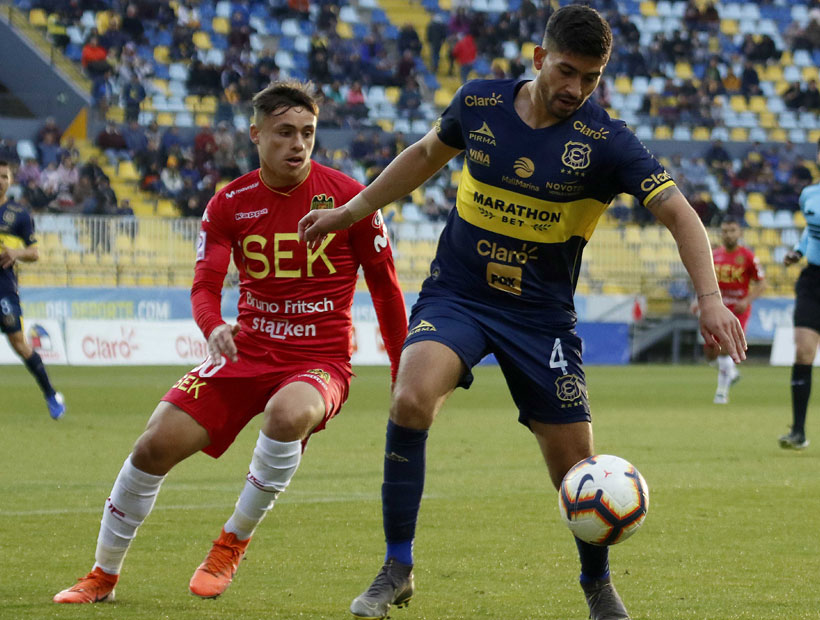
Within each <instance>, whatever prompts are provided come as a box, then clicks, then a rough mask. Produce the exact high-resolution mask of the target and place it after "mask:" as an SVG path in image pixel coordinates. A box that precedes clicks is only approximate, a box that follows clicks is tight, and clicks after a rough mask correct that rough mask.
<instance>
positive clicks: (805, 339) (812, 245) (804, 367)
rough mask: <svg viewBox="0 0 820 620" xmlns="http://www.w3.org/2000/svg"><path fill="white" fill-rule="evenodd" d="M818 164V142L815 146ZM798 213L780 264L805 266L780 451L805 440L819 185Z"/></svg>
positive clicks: (819, 253)
mask: <svg viewBox="0 0 820 620" xmlns="http://www.w3.org/2000/svg"><path fill="white" fill-rule="evenodd" d="M817 161H818V163H820V141H818V143H817ZM800 210H801V211H803V215H804V216H805V217H806V228H805V230H803V234H802V235H801V236H800V242H799V243H798V244H797V245H796V246H795V247H794V249H793V250H792V251H791V252H789V253H788V254H786V256H785V257H784V258H783V262H784V263H785V264H786V265H791V264H793V263H796V262H798V261H799V260H800V259H801V258H803V257H804V256H805V257H806V260H807V261H808V263H809V264H808V265H807V266H806V267H805V268H804V269H803V271H802V272H800V277H799V278H798V279H797V284H796V285H795V287H794V290H795V296H796V300H795V304H794V348H795V353H794V365H793V366H792V380H791V386H792V429H791V431H790V432H789V433H787V434H786V435H783V436H782V437H780V439H779V442H780V447H781V448H790V449H794V450H802V449H804V448H806V447H807V446H808V445H809V440H808V439H806V413H807V412H808V408H809V396H811V370H812V363H813V362H814V358H815V356H816V355H817V347H818V345H820V183H815V184H814V185H809V186H808V187H806V188H804V189H803V191H802V192H801V193H800Z"/></svg>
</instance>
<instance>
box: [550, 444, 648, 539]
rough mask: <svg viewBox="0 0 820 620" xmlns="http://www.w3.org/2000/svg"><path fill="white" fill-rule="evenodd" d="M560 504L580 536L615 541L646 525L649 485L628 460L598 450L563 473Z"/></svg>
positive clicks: (571, 527)
mask: <svg viewBox="0 0 820 620" xmlns="http://www.w3.org/2000/svg"><path fill="white" fill-rule="evenodd" d="M558 508H559V510H560V511H561V517H562V518H563V520H564V523H566V524H567V527H569V529H570V530H572V533H573V534H575V536H577V537H578V538H580V539H581V540H583V541H585V542H588V543H591V544H593V545H602V546H603V545H614V544H617V543H619V542H623V541H625V540H626V539H627V538H629V537H630V536H632V535H633V534H634V533H635V532H637V531H638V528H640V527H641V525H643V522H644V519H645V518H646V512H647V510H648V509H649V487H648V486H647V485H646V480H644V479H643V476H641V474H640V472H639V471H638V470H637V469H635V467H634V466H633V465H632V464H631V463H629V462H628V461H625V460H624V459H622V458H620V457H618V456H612V455H611V454H598V455H595V456H591V457H589V458H587V459H584V460H583V461H581V462H580V463H576V464H575V465H574V466H573V467H572V469H570V470H569V471H568V472H567V475H566V476H564V480H563V481H562V482H561V488H560V489H559V490H558Z"/></svg>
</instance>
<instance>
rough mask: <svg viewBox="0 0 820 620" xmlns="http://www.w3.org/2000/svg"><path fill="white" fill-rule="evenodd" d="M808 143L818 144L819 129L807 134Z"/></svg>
mask: <svg viewBox="0 0 820 620" xmlns="http://www.w3.org/2000/svg"><path fill="white" fill-rule="evenodd" d="M809 142H811V143H813V144H817V143H818V142H820V129H812V130H811V131H810V132H809Z"/></svg>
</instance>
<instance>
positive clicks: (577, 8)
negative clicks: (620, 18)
mask: <svg viewBox="0 0 820 620" xmlns="http://www.w3.org/2000/svg"><path fill="white" fill-rule="evenodd" d="M542 46H543V47H544V48H546V49H550V50H554V51H558V52H569V53H571V54H577V55H579V56H592V57H595V58H601V59H608V58H609V54H610V52H611V51H612V30H611V29H610V28H609V24H608V23H607V22H606V20H605V19H604V18H603V17H601V14H600V13H598V11H596V10H595V9H593V8H590V7H588V6H582V5H579V4H570V5H568V6H564V7H561V8H560V9H558V10H557V11H555V13H553V14H552V15H551V16H550V18H549V21H548V22H547V27H546V30H545V31H544V40H543V43H542Z"/></svg>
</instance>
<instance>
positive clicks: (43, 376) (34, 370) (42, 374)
mask: <svg viewBox="0 0 820 620" xmlns="http://www.w3.org/2000/svg"><path fill="white" fill-rule="evenodd" d="M23 362H24V363H25V365H26V368H28V371H29V372H30V373H31V374H33V375H34V378H35V379H37V384H38V385H39V386H40V389H41V390H43V395H44V396H45V397H46V398H51V397H52V396H54V388H53V387H51V381H49V380H48V374H47V373H46V367H45V365H44V364H43V360H42V358H41V357H40V354H39V353H37V351H35V352H34V353H32V354H31V357H29V358H28V359H27V360H23Z"/></svg>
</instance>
